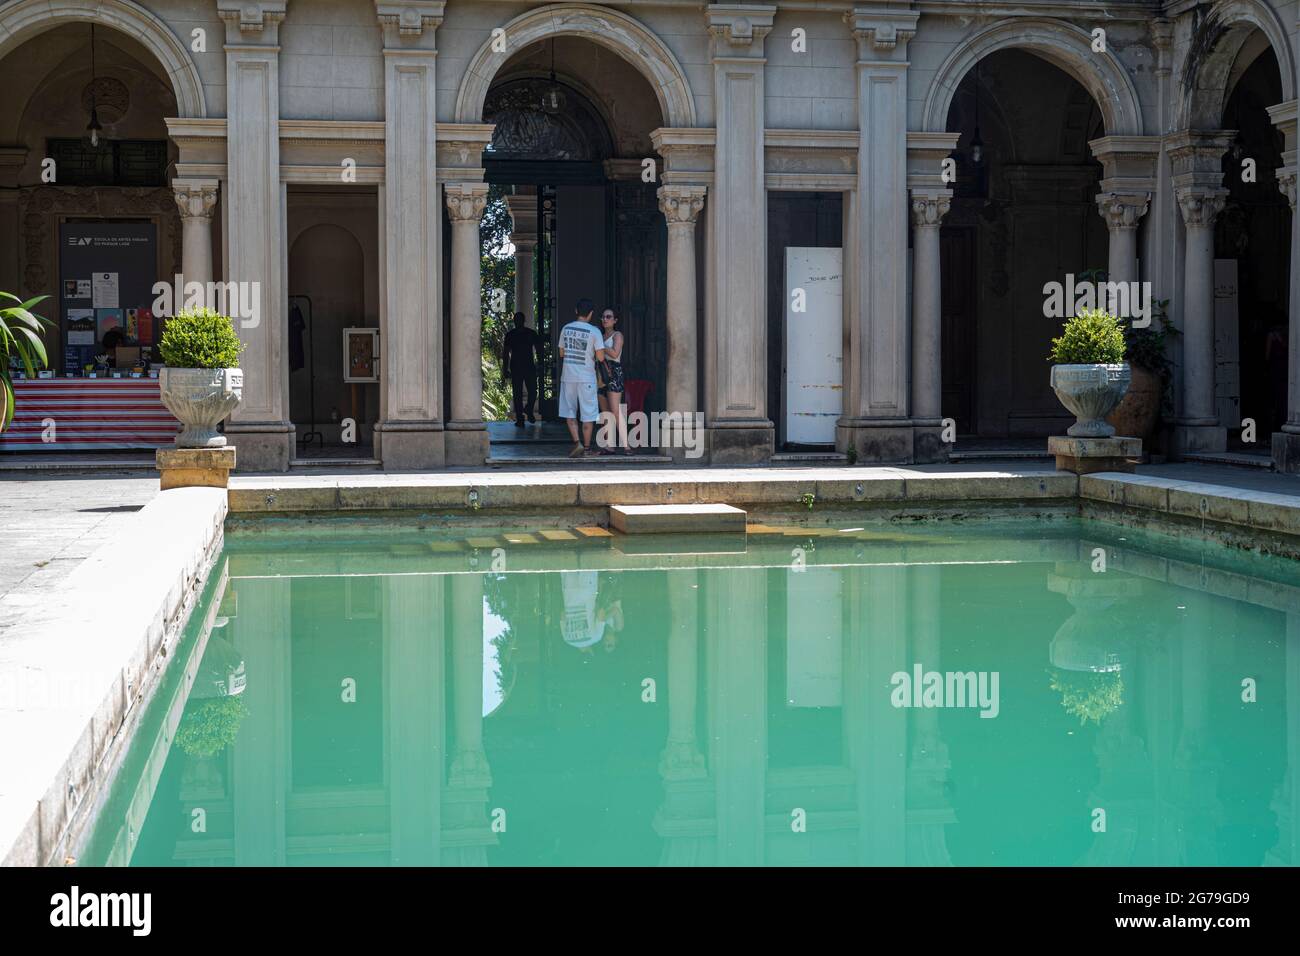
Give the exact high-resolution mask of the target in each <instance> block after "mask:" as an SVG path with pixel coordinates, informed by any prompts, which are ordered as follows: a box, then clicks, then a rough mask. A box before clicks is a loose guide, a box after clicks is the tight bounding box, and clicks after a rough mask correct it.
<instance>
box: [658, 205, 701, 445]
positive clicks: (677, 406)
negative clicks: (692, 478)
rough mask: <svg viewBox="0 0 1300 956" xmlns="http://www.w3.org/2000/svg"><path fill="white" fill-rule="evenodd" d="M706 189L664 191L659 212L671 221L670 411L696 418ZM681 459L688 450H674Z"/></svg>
mask: <svg viewBox="0 0 1300 956" xmlns="http://www.w3.org/2000/svg"><path fill="white" fill-rule="evenodd" d="M705 192H706V190H705V187H703V186H660V187H659V209H660V210H661V211H662V212H663V214H664V218H665V219H666V220H667V221H668V383H667V396H666V400H665V408H666V410H667V411H669V412H681V413H682V414H683V415H691V416H693V415H694V414H695V413H696V412H699V411H702V409H701V408H700V406H699V386H698V382H697V378H698V376H697V375H696V361H697V359H698V357H699V350H698V349H699V346H698V340H699V336H698V333H697V331H696V320H697V317H698V313H697V311H696V302H695V222H696V220H697V219H698V218H699V215H700V210H702V209H703V208H704V196H705ZM672 455H673V457H674V458H676V459H678V460H681V459H682V458H683V457H684V456H685V449H683V448H674V449H672Z"/></svg>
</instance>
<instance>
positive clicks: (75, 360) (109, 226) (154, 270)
mask: <svg viewBox="0 0 1300 956" xmlns="http://www.w3.org/2000/svg"><path fill="white" fill-rule="evenodd" d="M157 281H158V230H157V227H156V226H155V225H154V224H153V223H151V222H65V223H63V224H61V225H60V226H59V286H58V296H59V327H60V329H61V330H62V332H63V340H64V346H65V347H64V367H65V371H79V370H80V368H81V366H83V365H85V364H86V363H88V362H89V361H91V360H92V359H93V356H94V355H95V353H96V352H97V351H98V350H99V349H100V348H101V347H102V342H103V337H104V334H105V333H106V332H108V331H109V330H111V329H113V328H118V329H121V330H122V332H123V333H124V334H125V335H126V337H127V338H129V339H133V340H135V341H138V342H139V343H140V344H141V345H143V346H148V345H152V344H154V343H155V342H156V341H157V336H158V332H159V329H158V328H157V325H158V323H157V322H156V320H155V319H154V316H153V311H152V307H153V300H154V293H153V286H154V283H155V282H157ZM88 333H91V334H93V341H88V340H89V339H90V338H91V334H88Z"/></svg>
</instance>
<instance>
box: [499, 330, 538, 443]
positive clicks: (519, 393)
mask: <svg viewBox="0 0 1300 956" xmlns="http://www.w3.org/2000/svg"><path fill="white" fill-rule="evenodd" d="M524 322H525V319H524V314H523V313H522V312H516V313H515V327H514V328H513V329H511V330H510V331H509V332H507V333H506V338H505V343H504V345H503V346H502V349H501V377H502V378H503V379H504V378H505V377H507V376H509V378H510V393H511V397H512V399H513V400H514V406H515V425H516V426H518V427H519V428H523V427H524V421H525V420H526V419H528V418H531V417H533V414H534V403H535V402H536V401H537V366H538V365H540V364H541V363H542V337H541V336H540V335H538V334H537V333H536V332H534V331H533V330H532V329H530V328H529V327H528V326H527V325H525V324H524ZM534 359H536V361H534ZM525 392H527V401H525V400H524V393H525Z"/></svg>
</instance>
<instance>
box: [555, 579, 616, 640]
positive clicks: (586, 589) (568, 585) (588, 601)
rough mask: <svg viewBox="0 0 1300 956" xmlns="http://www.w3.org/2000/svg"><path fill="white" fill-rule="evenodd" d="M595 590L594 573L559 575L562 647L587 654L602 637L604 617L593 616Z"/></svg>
mask: <svg viewBox="0 0 1300 956" xmlns="http://www.w3.org/2000/svg"><path fill="white" fill-rule="evenodd" d="M596 588H597V579H596V572H595V571H561V572H560V590H561V591H562V592H563V593H564V620H563V621H561V622H560V633H561V634H562V635H563V636H564V643H566V644H568V645H569V646H570V647H575V648H577V649H578V650H581V651H586V652H587V653H591V647H592V646H593V645H594V644H596V643H598V642H599V641H600V639H601V638H602V637H604V636H605V615H604V614H597V612H596Z"/></svg>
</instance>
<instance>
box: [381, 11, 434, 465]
mask: <svg viewBox="0 0 1300 956" xmlns="http://www.w3.org/2000/svg"><path fill="white" fill-rule="evenodd" d="M442 8H443V5H442V4H441V3H429V2H423V0H376V2H375V10H376V13H377V15H378V18H379V25H380V28H381V29H382V31H383V41H384V48H383V63H384V185H383V186H382V187H381V188H380V197H379V203H380V224H379V238H380V256H381V258H382V259H383V261H382V263H381V268H382V270H383V287H382V289H381V291H380V295H381V304H380V344H381V346H382V349H383V355H382V359H383V361H382V364H381V365H380V383H379V395H380V413H379V421H378V422H377V423H376V425H375V439H376V441H375V455H376V457H378V458H379V459H380V460H381V461H383V463H384V467H385V468H386V469H388V470H395V469H429V468H441V467H442V466H443V464H444V463H445V461H446V452H445V433H444V431H443V410H442V375H443V372H442V369H443V355H442V341H443V340H442V248H441V247H442V216H441V210H440V209H439V205H438V182H437V169H438V158H437V152H436V150H437V138H438V136H437V123H436V121H435V117H434V112H435V106H434V103H435V101H436V99H437V78H436V75H435V74H436V68H437V63H438V61H437V55H438V54H437V50H436V49H435V47H436V30H437V27H438V24H439V23H441V22H442Z"/></svg>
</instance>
